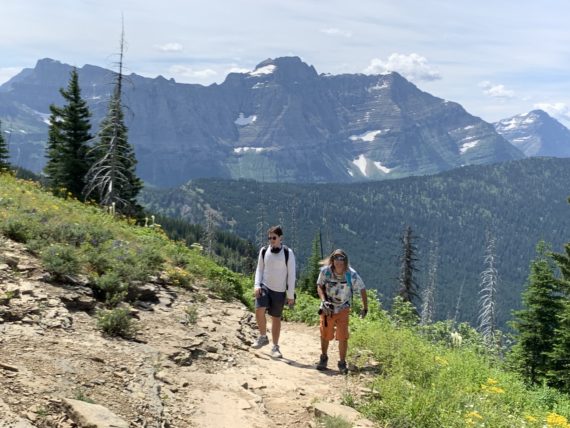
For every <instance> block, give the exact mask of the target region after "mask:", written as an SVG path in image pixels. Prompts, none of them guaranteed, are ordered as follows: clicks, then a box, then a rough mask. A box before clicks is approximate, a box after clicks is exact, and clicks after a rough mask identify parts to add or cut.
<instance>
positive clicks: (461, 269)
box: [142, 158, 570, 326]
mask: <svg viewBox="0 0 570 428" xmlns="http://www.w3.org/2000/svg"><path fill="white" fill-rule="evenodd" d="M569 194H570V160H568V159H550V158H533V159H525V160H521V161H513V162H507V163H503V164H496V165H489V166H469V167H464V168H460V169H456V170H453V171H449V172H446V173H442V174H439V175H434V176H428V177H413V178H406V179H401V180H394V181H389V182H371V183H361V184H319V185H300V184H269V183H259V182H254V181H243V180H242V181H227V180H206V179H203V180H195V181H192V182H189V183H188V184H187V185H185V186H183V187H182V188H180V189H175V190H171V191H163V192H159V191H146V192H145V193H144V195H143V197H142V200H143V203H144V204H145V205H146V206H147V208H149V209H151V210H152V211H161V212H162V213H163V214H165V215H169V216H173V217H182V218H185V219H188V220H190V221H191V222H195V223H204V212H205V211H207V210H210V212H212V213H213V218H214V219H215V220H216V221H217V223H218V224H219V225H220V226H221V227H223V228H226V229H228V230H232V231H234V232H236V233H237V234H239V235H240V236H242V237H245V238H248V239H251V240H254V241H256V242H257V243H258V244H260V243H261V240H262V239H263V237H264V236H265V235H264V233H265V229H266V228H267V226H268V225H270V224H275V223H280V224H282V225H283V226H284V229H285V233H286V237H285V238H286V241H287V243H288V244H289V245H290V246H292V247H293V248H294V249H295V250H296V253H297V255H298V257H299V260H300V263H301V264H303V263H304V262H305V260H306V258H307V257H308V255H309V252H310V248H311V241H312V240H313V239H314V237H315V235H316V234H317V233H318V232H319V230H320V231H321V232H322V235H323V247H324V248H325V252H327V251H329V250H330V249H332V248H333V247H343V248H345V249H346V250H347V251H348V253H349V255H350V256H351V260H352V263H353V265H354V267H355V268H356V269H357V270H359V271H360V272H361V274H362V275H363V277H364V280H365V282H366V283H367V285H368V286H369V287H371V288H376V289H378V290H379V291H380V293H381V295H382V296H383V300H384V302H385V304H386V305H389V302H390V301H391V299H392V297H393V295H394V293H395V290H396V288H397V278H398V274H399V267H400V262H399V253H400V251H401V244H400V237H401V235H402V233H403V230H404V228H405V227H406V226H407V225H410V226H411V227H412V230H413V233H414V234H415V235H416V236H417V239H416V245H417V247H418V254H417V255H418V258H419V261H418V264H417V267H418V268H419V272H418V273H417V278H418V280H419V283H420V289H421V288H422V286H423V284H424V283H425V281H426V279H427V274H426V271H427V258H428V253H429V251H430V250H431V248H432V246H433V245H434V243H437V248H438V250H437V251H438V267H437V281H436V282H437V288H436V305H437V309H436V314H435V316H436V318H437V319H445V318H454V317H456V314H457V320H459V321H470V322H475V319H476V315H477V299H478V291H479V290H478V284H479V276H480V272H481V271H482V270H483V269H484V265H483V256H484V248H485V239H486V234H487V233H491V234H492V235H494V237H495V238H496V241H497V248H496V266H497V269H498V271H499V277H500V282H499V286H498V296H497V300H498V302H497V303H498V311H499V312H498V317H499V322H500V324H501V325H503V326H504V324H505V321H507V320H508V319H510V317H511V315H510V311H511V309H513V308H517V307H519V306H520V293H521V291H522V289H523V286H524V283H525V281H526V277H527V276H528V272H529V270H528V267H529V263H530V261H531V260H532V259H533V258H534V248H535V245H536V243H537V242H538V241H539V240H541V239H543V240H545V241H547V242H549V243H552V245H553V249H554V250H555V251H561V248H562V244H563V243H564V242H565V241H567V240H568V231H569V230H570V215H569V214H570V206H568V203H567V197H568V195H569Z"/></svg>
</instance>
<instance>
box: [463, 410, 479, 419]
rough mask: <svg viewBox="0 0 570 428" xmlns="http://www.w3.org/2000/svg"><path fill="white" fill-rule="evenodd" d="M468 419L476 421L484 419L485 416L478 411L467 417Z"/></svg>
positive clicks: (470, 413)
mask: <svg viewBox="0 0 570 428" xmlns="http://www.w3.org/2000/svg"><path fill="white" fill-rule="evenodd" d="M465 417H466V418H475V419H483V416H481V414H480V413H479V412H478V411H477V410H473V411H472V412H469V413H467V414H466V415H465Z"/></svg>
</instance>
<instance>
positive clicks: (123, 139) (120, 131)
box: [85, 32, 143, 217]
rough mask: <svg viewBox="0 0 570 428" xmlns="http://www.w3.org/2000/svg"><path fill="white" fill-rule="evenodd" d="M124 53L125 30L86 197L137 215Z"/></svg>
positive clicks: (136, 180) (137, 185)
mask: <svg viewBox="0 0 570 428" xmlns="http://www.w3.org/2000/svg"><path fill="white" fill-rule="evenodd" d="M123 52H124V32H123V33H122V35H121V47H120V54H119V62H118V68H119V71H118V72H117V73H116V79H115V86H114V90H113V94H112V96H111V100H110V101H109V108H108V111H107V116H106V117H105V118H104V119H103V121H102V122H101V127H100V129H99V132H98V134H97V137H96V143H95V146H94V147H93V149H92V151H91V153H92V156H93V159H94V162H93V164H92V166H91V168H90V170H89V172H88V174H87V183H86V186H85V196H86V198H87V197H90V196H91V197H95V198H96V199H97V200H98V201H99V203H100V204H101V205H103V206H105V207H109V208H110V209H111V210H112V211H113V212H117V213H120V214H124V215H127V216H130V217H140V216H141V215H142V207H141V206H140V205H139V204H138V203H137V200H136V198H137V196H138V194H139V192H140V191H141V189H142V186H143V185H142V181H141V180H140V179H139V178H138V177H137V175H136V171H135V167H136V164H137V161H136V158H135V153H134V150H133V147H132V146H131V145H130V144H129V141H128V137H127V127H126V125H125V121H124V113H123V104H122V85H123Z"/></svg>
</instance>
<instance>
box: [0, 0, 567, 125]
mask: <svg viewBox="0 0 570 428" xmlns="http://www.w3.org/2000/svg"><path fill="white" fill-rule="evenodd" d="M1 14H2V25H0V52H2V55H0V83H3V82H5V81H6V80H8V79H9V78H10V77H11V76H13V75H15V74H16V73H18V72H19V71H20V70H21V69H22V68H29V67H34V65H35V63H36V61H37V60H38V59H41V58H52V59H56V60H59V61H61V62H64V63H67V64H71V65H76V66H78V67H82V66H83V65H85V64H93V65H98V66H102V67H106V68H112V67H113V61H114V60H115V59H116V57H115V56H114V55H113V54H114V53H116V52H117V50H118V45H119V37H120V32H121V19H122V18H121V15H122V16H123V17H124V23H125V38H126V42H127V50H126V53H125V66H126V70H127V72H128V73H130V72H133V73H137V74H140V75H143V76H147V77H156V76H158V75H162V76H164V77H166V78H174V79H175V80H176V81H177V82H184V83H200V84H206V85H207V84H211V83H213V82H218V83H219V82H222V81H223V80H224V78H225V76H226V75H227V73H228V72H230V71H246V70H251V69H253V68H254V67H255V65H256V64H258V63H260V62H261V61H263V60H265V59H267V58H276V57H279V56H290V55H296V56H300V57H301V58H302V59H303V60H304V61H305V62H307V63H308V64H311V65H313V66H314V67H315V68H316V69H317V71H318V72H319V73H331V74H340V73H367V74H376V73H382V72H386V71H392V70H394V71H398V72H400V73H401V74H403V75H404V76H405V77H407V78H408V79H410V80H411V81H412V82H414V83H415V84H416V85H417V86H418V87H419V88H420V89H422V90H424V91H426V92H429V93H431V94H432V95H435V96H437V97H441V98H444V99H447V100H450V101H455V102H458V103H460V104H462V105H463V107H465V109H466V110H467V111H468V112H469V113H471V114H474V115H475V116H479V117H481V118H482V119H484V120H486V121H489V122H493V121H497V120H499V119H502V118H506V117H509V116H513V115H515V114H519V113H526V112H528V111H530V110H532V109H534V108H543V109H544V110H546V111H547V112H548V113H550V114H551V115H552V116H554V117H556V118H557V119H559V120H561V121H562V123H564V124H565V125H566V126H570V31H569V30H568V28H569V27H570V26H569V24H568V22H567V20H568V17H569V16H570V2H567V1H565V0H542V1H536V0H535V1H530V0H519V1H511V0H494V1H490V0H477V1H475V0H455V1H454V0H393V1H388V0H351V1H347V0H344V1H341V0H330V1H325V0H279V1H277V0H210V1H203V0H201V1H197V0H162V1H142V0H53V1H50V2H47V1H45V0H2V8H1Z"/></svg>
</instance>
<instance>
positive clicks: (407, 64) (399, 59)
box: [364, 53, 441, 81]
mask: <svg viewBox="0 0 570 428" xmlns="http://www.w3.org/2000/svg"><path fill="white" fill-rule="evenodd" d="M391 71H397V72H398V73H400V74H401V75H403V76H404V77H405V78H406V79H409V80H412V81H422V80H424V81H432V80H439V79H441V75H440V74H439V72H438V71H437V70H436V69H435V68H434V67H432V66H431V65H429V64H428V62H427V59H426V58H425V57H423V56H421V55H418V54H416V53H411V54H409V55H404V54H399V53H393V54H391V55H390V56H389V57H388V61H383V60H381V59H380V58H373V59H372V60H371V61H370V65H369V66H368V67H366V68H365V69H364V73H366V74H384V73H389V72H391Z"/></svg>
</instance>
